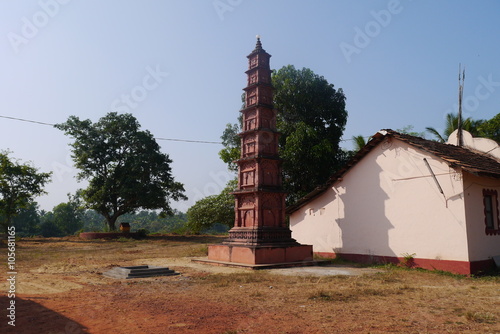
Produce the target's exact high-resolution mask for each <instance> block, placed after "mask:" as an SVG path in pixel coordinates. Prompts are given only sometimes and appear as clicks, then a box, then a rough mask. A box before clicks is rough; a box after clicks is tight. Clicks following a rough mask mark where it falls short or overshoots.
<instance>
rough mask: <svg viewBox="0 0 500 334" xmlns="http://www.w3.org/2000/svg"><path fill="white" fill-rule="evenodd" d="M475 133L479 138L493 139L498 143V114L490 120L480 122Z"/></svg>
mask: <svg viewBox="0 0 500 334" xmlns="http://www.w3.org/2000/svg"><path fill="white" fill-rule="evenodd" d="M477 131H478V134H479V136H480V137H485V138H489V139H493V140H494V141H496V142H497V143H500V113H499V114H496V116H494V117H493V118H492V119H490V120H487V121H483V122H481V123H480V124H479V125H478V128H477Z"/></svg>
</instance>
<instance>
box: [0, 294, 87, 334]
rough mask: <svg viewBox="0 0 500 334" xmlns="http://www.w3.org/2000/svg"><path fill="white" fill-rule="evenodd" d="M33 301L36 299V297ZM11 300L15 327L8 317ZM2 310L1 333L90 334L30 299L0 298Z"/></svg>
mask: <svg viewBox="0 0 500 334" xmlns="http://www.w3.org/2000/svg"><path fill="white" fill-rule="evenodd" d="M40 298H44V297H40ZM31 299H35V297H32V298H31ZM11 300H15V326H11V325H9V324H8V322H9V321H11V320H10V319H9V318H8V317H7V316H6V315H8V314H9V312H10V311H9V310H7V307H9V306H10V302H11ZM0 308H1V309H2V310H3V312H2V315H3V316H2V319H1V321H0V333H6V334H7V333H9V334H10V333H12V334H14V333H23V334H39V333H54V334H85V333H90V332H89V331H88V329H87V328H86V327H85V326H83V325H81V324H79V323H77V322H75V321H73V320H71V319H69V318H66V317H65V316H64V315H62V314H60V313H58V312H55V311H53V310H51V309H48V308H46V307H45V306H43V305H41V304H39V303H37V302H35V301H33V300H30V299H22V298H19V297H18V296H16V298H14V299H10V298H8V297H7V296H0Z"/></svg>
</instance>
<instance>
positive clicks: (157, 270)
mask: <svg viewBox="0 0 500 334" xmlns="http://www.w3.org/2000/svg"><path fill="white" fill-rule="evenodd" d="M103 275H104V276H106V277H111V278H118V279H128V278H144V277H153V276H173V275H179V273H176V272H175V271H174V270H170V269H169V268H167V267H154V266H145V265H144V266H133V267H115V268H113V269H111V270H108V271H106V272H104V273H103Z"/></svg>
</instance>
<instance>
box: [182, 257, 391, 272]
mask: <svg viewBox="0 0 500 334" xmlns="http://www.w3.org/2000/svg"><path fill="white" fill-rule="evenodd" d="M311 262H312V263H308V264H307V265H304V264H303V263H302V264H301V263H296V265H295V266H283V267H280V266H275V267H272V266H269V265H260V266H259V265H257V266H256V265H245V264H239V265H235V263H233V262H229V263H226V262H218V263H217V261H210V260H207V259H206V258H196V259H192V260H191V264H190V265H188V264H187V263H186V265H188V266H190V267H196V269H198V270H199V269H203V271H207V272H220V271H219V270H217V269H216V268H221V269H222V268H224V267H226V268H228V269H230V268H233V270H238V269H239V270H240V272H242V271H245V270H248V269H253V270H255V269H259V270H266V271H267V272H270V273H272V274H276V275H290V276H339V275H345V276H360V275H369V274H375V273H378V272H383V271H384V270H383V269H374V268H359V267H354V266H348V265H325V264H323V265H318V264H320V263H322V262H323V263H324V261H311ZM218 264H220V265H219V266H217V265H218ZM214 265H215V266H214ZM212 268H213V269H212Z"/></svg>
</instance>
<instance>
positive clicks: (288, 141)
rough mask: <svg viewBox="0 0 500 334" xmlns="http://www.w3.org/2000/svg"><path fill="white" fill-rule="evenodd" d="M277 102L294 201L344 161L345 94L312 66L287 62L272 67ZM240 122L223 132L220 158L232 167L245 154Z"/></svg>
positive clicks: (290, 198) (285, 178)
mask: <svg viewBox="0 0 500 334" xmlns="http://www.w3.org/2000/svg"><path fill="white" fill-rule="evenodd" d="M272 83H273V86H274V88H275V91H274V108H275V109H277V110H278V116H277V129H278V131H279V132H280V133H281V136H280V139H279V149H280V156H281V158H282V159H283V161H284V162H283V187H284V189H285V190H286V191H287V192H288V197H287V202H288V203H292V202H294V201H295V200H297V199H299V198H300V197H302V196H304V195H305V194H307V193H308V192H310V191H311V190H313V189H314V188H315V187H316V186H318V185H320V184H322V183H324V182H326V181H327V179H328V178H329V177H330V176H331V175H332V174H333V173H334V172H335V171H336V170H337V169H338V168H340V167H341V165H342V164H343V163H344V162H345V160H346V158H347V154H346V152H344V151H342V150H341V149H339V142H340V138H341V136H342V133H343V131H344V128H345V124H346V121H347V111H346V110H345V99H346V98H345V95H344V93H343V91H342V89H338V90H336V89H335V88H334V85H333V84H330V83H328V81H327V80H326V79H325V78H324V77H322V76H319V75H317V74H315V73H314V72H313V71H312V70H310V69H308V68H303V69H301V70H298V69H295V67H294V66H292V65H288V66H284V67H282V68H281V69H279V70H277V71H273V74H272ZM239 130H240V126H239V124H228V125H227V126H226V129H225V130H224V133H223V135H222V137H221V138H222V139H223V145H224V146H225V147H224V149H223V150H221V151H220V152H219V156H220V157H221V159H222V160H223V161H224V162H226V163H227V164H228V167H229V168H230V169H232V170H236V165H235V164H234V163H233V161H234V160H237V159H239V157H240V141H239V137H238V136H237V133H238V131H239Z"/></svg>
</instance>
